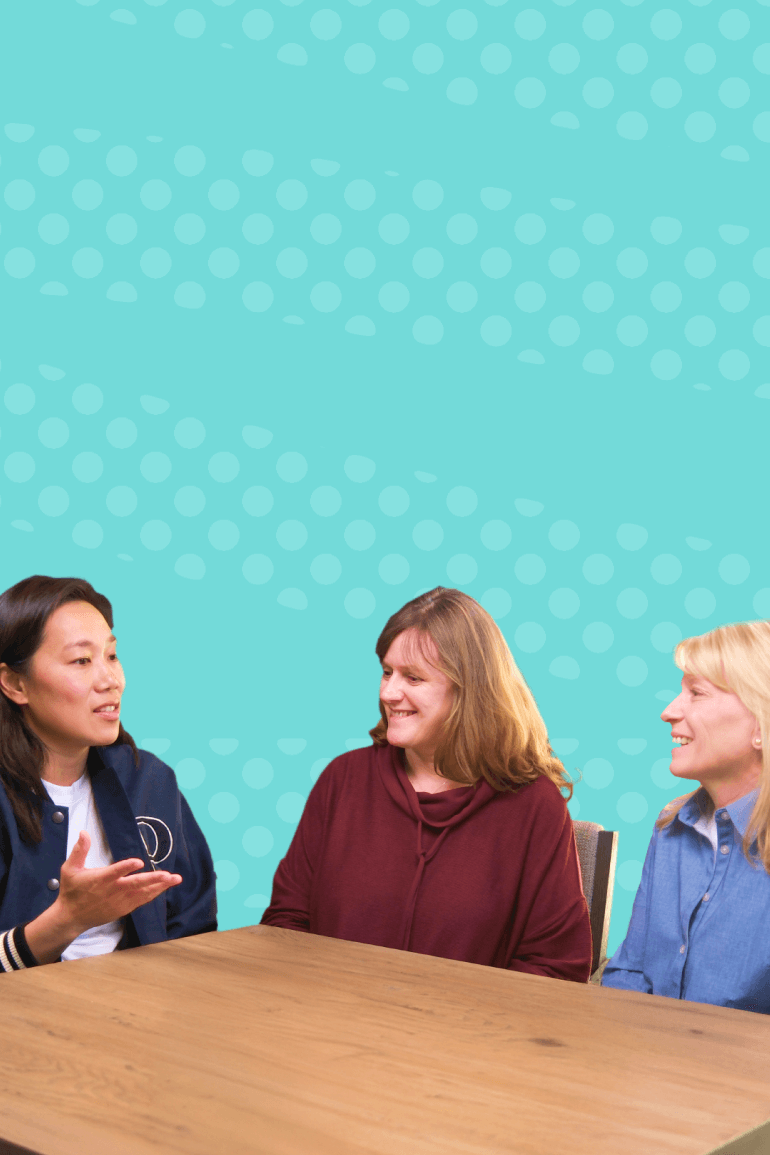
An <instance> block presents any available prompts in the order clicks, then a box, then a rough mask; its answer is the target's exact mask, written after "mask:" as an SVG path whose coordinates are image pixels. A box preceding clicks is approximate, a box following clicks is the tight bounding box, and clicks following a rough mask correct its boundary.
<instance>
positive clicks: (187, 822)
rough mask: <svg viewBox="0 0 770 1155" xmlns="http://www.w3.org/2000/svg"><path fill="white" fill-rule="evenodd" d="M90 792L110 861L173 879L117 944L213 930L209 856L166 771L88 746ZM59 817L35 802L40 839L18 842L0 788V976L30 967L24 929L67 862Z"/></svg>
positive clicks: (149, 757)
mask: <svg viewBox="0 0 770 1155" xmlns="http://www.w3.org/2000/svg"><path fill="white" fill-rule="evenodd" d="M88 769H89V772H90V775H91V787H92V789H93V794H94V802H95V803H96V807H97V810H98V811H99V817H100V819H101V821H102V825H103V827H104V833H105V835H106V837H107V842H108V844H109V847H110V850H111V852H112V856H113V859H114V861H115V862H118V861H119V860H120V859H124V858H141V859H142V861H143V862H144V869H145V870H153V869H161V870H168V871H171V872H173V873H176V874H181V876H182V882H181V883H180V884H179V886H174V887H171V888H170V889H169V890H167V891H165V892H164V893H163V894H160V895H158V897H157V898H156V899H154V900H153V901H152V902H150V903H147V905H146V906H140V907H138V908H137V909H136V910H135V911H133V913H132V914H130V915H128V916H127V918H126V920H125V921H126V932H125V934H124V936H123V940H122V942H121V944H120V945H121V946H144V945H146V944H147V943H151V942H165V941H166V940H167V939H174V938H185V937H187V936H188V935H192V934H203V933H204V932H205V931H209V930H216V929H217V917H216V909H217V905H216V891H215V876H214V864H213V862H212V860H211V852H210V850H209V848H208V845H207V843H206V839H205V838H204V837H203V833H202V831H201V829H200V827H199V826H198V823H197V822H196V821H195V818H194V817H193V814H192V811H191V810H190V807H189V805H188V803H187V801H186V800H185V798H184V797H183V795H182V793H181V792H180V790H179V787H178V785H177V781H176V777H175V775H174V771H173V770H172V769H171V767H170V766H167V765H166V764H165V762H161V761H160V759H159V758H156V757H155V756H154V755H153V754H149V753H148V752H147V751H146V750H140V751H139V765H138V766H137V765H136V764H135V763H134V756H133V751H132V749H131V747H130V746H126V745H120V746H103V747H92V749H91V753H90V756H89V759H88ZM68 817H69V816H68V811H67V807H66V806H55V805H54V803H53V802H52V801H51V799H50V798H49V797H48V795H46V796H45V798H44V799H43V819H42V822H43V838H42V841H41V842H40V843H38V844H37V845H36V846H33V845H30V844H29V843H27V842H24V841H23V840H22V839H21V837H20V835H19V830H18V827H17V825H16V819H15V817H14V814H13V811H12V809H11V806H10V803H9V801H8V797H7V795H6V793H5V790H4V789H3V787H2V784H0V972H2V971H11V970H22V969H24V968H25V967H27V966H35V965H36V960H35V958H34V956H33V955H32V953H31V952H30V950H29V948H28V947H27V945H26V941H25V939H24V934H23V931H22V930H20V927H22V926H23V925H24V924H25V923H28V922H31V921H32V919H34V918H37V916H38V915H39V914H42V912H43V911H44V910H46V909H47V908H48V907H49V906H50V905H51V904H52V903H53V902H54V901H55V900H56V896H57V894H58V890H59V876H60V873H61V868H62V864H63V863H64V861H65V859H66V857H67V827H68Z"/></svg>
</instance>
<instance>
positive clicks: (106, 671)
mask: <svg viewBox="0 0 770 1155" xmlns="http://www.w3.org/2000/svg"><path fill="white" fill-rule="evenodd" d="M96 673H97V676H96V686H97V689H99V690H113V689H116V688H117V687H119V686H120V684H121V679H120V677H119V670H118V669H116V668H115V663H114V662H102V663H101V665H100V667H99V668H98V669H97V671H96Z"/></svg>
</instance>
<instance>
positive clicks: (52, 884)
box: [46, 878, 59, 890]
mask: <svg viewBox="0 0 770 1155" xmlns="http://www.w3.org/2000/svg"><path fill="white" fill-rule="evenodd" d="M46 886H47V887H48V889H49V890H58V889H59V880H58V878H49V879H48V882H47V883H46Z"/></svg>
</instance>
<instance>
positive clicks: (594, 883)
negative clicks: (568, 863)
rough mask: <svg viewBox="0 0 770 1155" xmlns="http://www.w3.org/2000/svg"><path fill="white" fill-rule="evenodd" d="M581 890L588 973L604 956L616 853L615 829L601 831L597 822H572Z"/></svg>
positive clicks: (616, 834) (598, 964)
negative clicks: (589, 947) (587, 924)
mask: <svg viewBox="0 0 770 1155" xmlns="http://www.w3.org/2000/svg"><path fill="white" fill-rule="evenodd" d="M572 826H573V828H574V831H575V842H576V844H577V852H578V860H579V862H580V873H581V875H582V877H583V893H584V895H585V896H586V902H587V903H588V910H589V914H590V916H591V937H592V938H593V960H592V963H591V974H593V973H594V972H595V971H596V969H597V968H598V967H599V966H600V965H601V964H602V962H603V961H604V959H605V958H606V955H607V939H608V937H609V933H610V914H611V913H612V891H613V888H614V885H615V864H616V862H617V856H618V832H617V830H605V829H604V827H603V826H599V824H598V823H597V822H574V821H573V823H572Z"/></svg>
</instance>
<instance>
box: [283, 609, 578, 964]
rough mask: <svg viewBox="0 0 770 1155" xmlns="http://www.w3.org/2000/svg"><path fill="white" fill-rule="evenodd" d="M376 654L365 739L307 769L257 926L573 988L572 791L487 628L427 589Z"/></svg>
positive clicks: (490, 625) (471, 612) (483, 616)
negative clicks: (377, 670) (309, 785)
mask: <svg viewBox="0 0 770 1155" xmlns="http://www.w3.org/2000/svg"><path fill="white" fill-rule="evenodd" d="M376 651H377V656H378V658H379V660H380V663H381V667H382V676H381V682H380V720H379V722H378V723H377V725H376V726H375V727H374V729H373V730H372V731H371V736H372V743H373V744H372V745H371V746H369V747H366V748H364V749H361V750H353V751H351V752H350V753H347V754H343V755H342V756H341V757H339V758H335V759H334V761H333V762H331V763H330V764H329V765H328V766H327V767H326V769H325V770H324V771H323V773H322V774H321V776H320V778H319V780H318V782H317V783H316V785H315V786H314V788H313V790H312V791H311V794H310V797H309V798H308V801H307V804H306V806H305V811H304V813H303V815H302V818H301V820H300V823H299V826H298V828H297V831H296V834H295V836H294V839H293V841H292V843H291V846H290V847H289V850H288V853H287V855H286V857H285V858H284V859H283V861H282V862H281V863H280V864H279V866H278V870H277V871H276V874H275V879H274V883H273V895H272V901H271V903H270V906H269V907H268V908H267V910H266V911H265V914H264V916H263V918H262V922H263V923H267V924H268V925H272V926H283V927H288V928H291V929H294V930H304V931H310V932H311V933H315V934H322V935H329V936H331V937H335V938H343V939H350V940H353V941H358V942H367V943H373V944H376V945H379V946H388V947H396V948H400V949H402V950H411V951H416V952H419V953H422V954H432V955H438V956H442V957H445V958H454V959H462V960H464V961H466V962H475V963H483V964H486V965H488V966H497V967H509V968H511V969H512V970H519V971H527V972H529V973H531V974H539V975H547V976H551V977H554V978H562V979H571V980H573V981H575V982H585V981H587V979H588V977H589V971H590V964H591V931H590V924H589V918H588V910H587V907H586V902H585V898H584V897H583V893H582V890H581V883H580V872H579V866H578V860H577V854H576V850H575V841H574V836H573V832H572V823H571V821H570V817H569V814H568V812H567V807H566V803H565V799H564V797H563V794H562V791H563V792H564V793H566V794H567V797H569V795H570V794H571V792H572V787H571V785H570V783H569V781H568V779H567V777H566V774H565V772H564V768H563V766H562V765H561V763H560V762H559V761H558V760H557V759H556V758H555V757H554V756H553V754H552V752H551V748H550V746H549V744H548V736H547V733H546V728H545V724H544V723H543V720H542V718H541V717H540V714H539V712H538V709H537V706H536V704H535V700H534V698H533V697H532V694H531V692H530V690H529V688H528V687H527V685H526V683H525V682H524V679H523V678H522V676H521V674H520V673H519V670H518V669H517V667H516V664H515V662H514V660H513V657H512V655H511V652H510V650H509V649H508V646H507V645H506V643H505V640H504V638H503V636H502V634H501V633H500V630H499V629H498V627H497V626H496V625H495V623H494V621H493V620H492V618H491V617H490V616H489V614H488V613H487V612H486V611H485V610H484V609H483V608H482V607H481V606H480V605H479V604H478V602H476V601H474V600H473V598H470V597H468V595H467V594H464V593H461V592H460V591H459V590H452V589H443V588H441V587H439V588H437V589H434V590H431V591H430V592H429V593H425V594H422V595H421V596H420V597H418V598H416V599H415V600H414V601H411V602H409V603H408V604H407V605H405V606H404V607H403V608H402V609H401V610H399V611H398V612H397V613H396V614H394V615H393V617H391V618H390V620H389V621H388V622H387V624H386V626H385V629H384V630H383V631H382V633H381V635H380V637H379V639H378V642H377V647H376Z"/></svg>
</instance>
